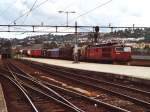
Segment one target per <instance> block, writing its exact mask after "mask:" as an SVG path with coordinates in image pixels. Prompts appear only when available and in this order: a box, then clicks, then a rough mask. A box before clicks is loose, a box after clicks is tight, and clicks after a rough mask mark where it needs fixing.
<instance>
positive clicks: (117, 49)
mask: <svg viewBox="0 0 150 112" xmlns="http://www.w3.org/2000/svg"><path fill="white" fill-rule="evenodd" d="M115 50H116V52H123V51H124V48H123V47H116V48H115Z"/></svg>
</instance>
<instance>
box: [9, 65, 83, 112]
mask: <svg viewBox="0 0 150 112" xmlns="http://www.w3.org/2000/svg"><path fill="white" fill-rule="evenodd" d="M9 65H11V66H13V67H14V68H15V69H17V70H19V71H20V72H22V73H23V74H24V75H27V76H29V77H30V78H33V77H32V76H31V75H29V74H27V73H25V72H24V71H23V70H21V69H20V68H19V67H17V66H16V65H14V64H12V63H10V62H9ZM33 79H34V78H33ZM30 81H31V80H30ZM32 81H34V82H35V83H36V84H38V85H40V86H41V87H43V88H45V89H47V90H49V91H50V92H52V93H53V94H55V95H56V96H57V97H59V98H61V99H62V100H63V101H65V102H66V103H68V104H69V105H70V106H72V107H73V108H74V109H75V110H76V111H77V112H85V111H83V110H81V109H80V108H78V107H76V106H75V105H74V104H72V103H71V102H69V101H68V100H67V99H65V98H64V97H62V96H61V95H60V94H58V93H57V92H56V91H54V90H53V89H51V88H48V87H47V86H46V85H44V84H42V83H41V82H40V81H35V80H32Z"/></svg>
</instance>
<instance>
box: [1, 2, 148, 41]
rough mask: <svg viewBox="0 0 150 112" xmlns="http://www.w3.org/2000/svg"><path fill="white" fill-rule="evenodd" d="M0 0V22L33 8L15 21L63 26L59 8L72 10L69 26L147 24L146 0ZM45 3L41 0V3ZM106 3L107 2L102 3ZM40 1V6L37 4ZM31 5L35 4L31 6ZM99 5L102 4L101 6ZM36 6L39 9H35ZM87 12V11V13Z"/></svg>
mask: <svg viewBox="0 0 150 112" xmlns="http://www.w3.org/2000/svg"><path fill="white" fill-rule="evenodd" d="M44 1H46V0H0V24H12V23H14V20H16V19H17V18H18V17H19V16H21V15H23V14H24V13H25V12H27V11H29V10H30V9H31V7H33V10H32V11H31V12H30V13H28V16H27V15H25V16H23V17H21V18H19V19H18V20H16V21H15V22H16V24H41V22H43V23H44V25H66V14H65V13H61V14H60V13H58V11H60V10H62V11H75V12H76V13H74V14H69V25H74V22H75V21H77V22H78V25H93V26H94V25H98V26H108V24H111V25H112V26H132V25H133V24H135V26H150V13H149V11H150V7H149V5H150V1H149V0H47V1H46V2H44ZM43 2H44V3H43ZM106 2H108V4H105V3H106ZM41 3H43V4H42V5H41V6H40V7H38V6H39V5H40V4H41ZM33 4H34V5H33ZM102 4H105V5H103V6H102ZM37 7H38V8H37ZM86 12H87V13H86ZM26 35H32V34H29V33H28V34H23V35H22V34H20V33H13V34H10V33H9V34H8V33H0V37H12V38H14V37H18V38H21V37H24V36H26Z"/></svg>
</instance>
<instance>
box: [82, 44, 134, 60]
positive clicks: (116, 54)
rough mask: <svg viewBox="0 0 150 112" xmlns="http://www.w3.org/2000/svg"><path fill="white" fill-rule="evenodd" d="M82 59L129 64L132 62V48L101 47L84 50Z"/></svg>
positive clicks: (120, 46) (118, 46) (121, 46)
mask: <svg viewBox="0 0 150 112" xmlns="http://www.w3.org/2000/svg"><path fill="white" fill-rule="evenodd" d="M84 49H85V50H83V51H82V52H81V56H82V59H86V60H95V61H110V62H117V61H123V62H127V61H130V60H131V47H129V46H123V45H110V44H106V45H99V46H90V47H87V48H84Z"/></svg>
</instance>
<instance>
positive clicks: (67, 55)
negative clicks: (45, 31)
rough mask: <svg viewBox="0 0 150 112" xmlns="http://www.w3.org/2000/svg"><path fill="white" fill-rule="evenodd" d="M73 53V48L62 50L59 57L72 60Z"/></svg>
mask: <svg viewBox="0 0 150 112" xmlns="http://www.w3.org/2000/svg"><path fill="white" fill-rule="evenodd" d="M72 53H73V48H72V47H69V48H66V47H65V48H60V51H59V56H60V58H61V59H69V60H71V59H72Z"/></svg>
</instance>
